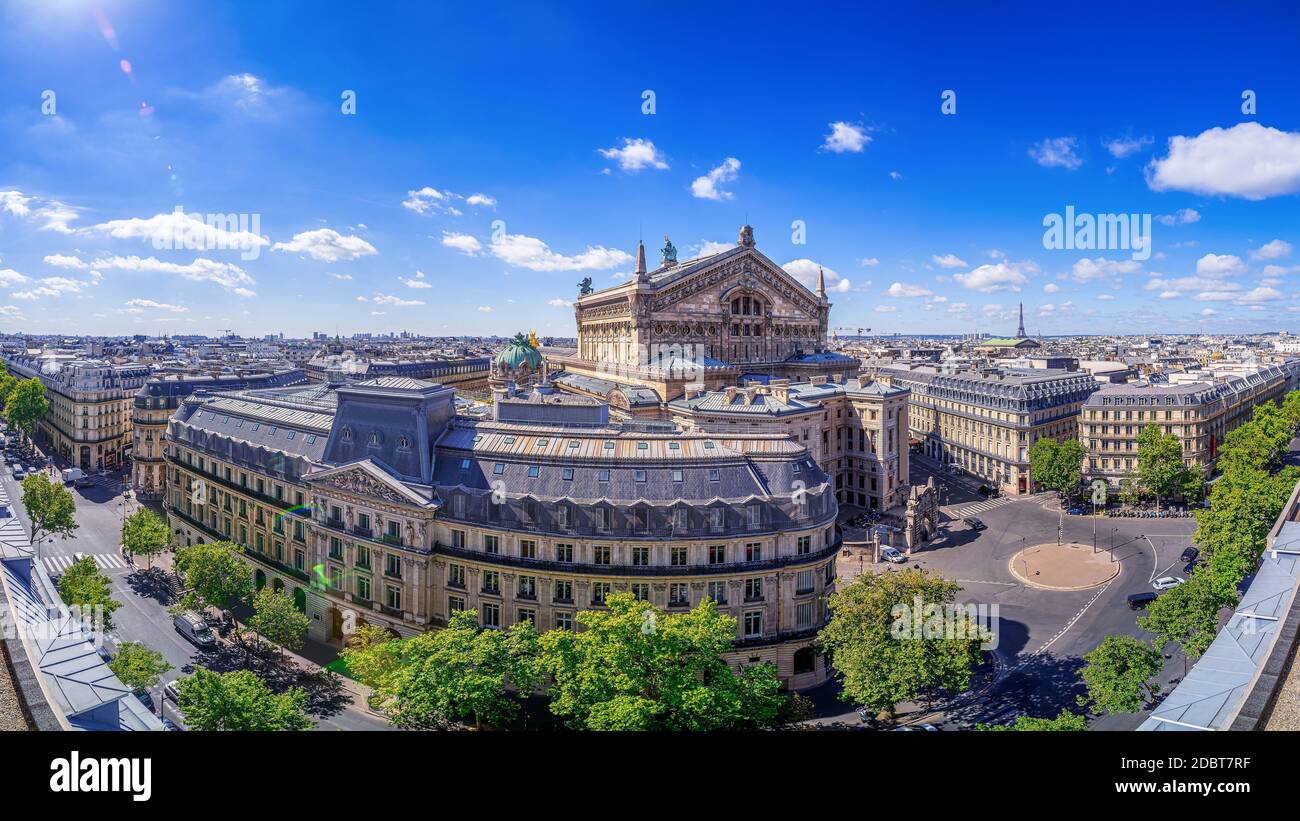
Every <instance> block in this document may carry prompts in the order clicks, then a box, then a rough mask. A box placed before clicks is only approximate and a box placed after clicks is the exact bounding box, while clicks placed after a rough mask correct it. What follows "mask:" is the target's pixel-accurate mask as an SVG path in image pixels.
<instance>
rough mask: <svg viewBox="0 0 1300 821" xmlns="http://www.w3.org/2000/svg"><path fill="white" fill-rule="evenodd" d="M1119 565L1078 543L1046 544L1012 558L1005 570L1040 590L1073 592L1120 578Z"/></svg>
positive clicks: (1108, 555)
mask: <svg viewBox="0 0 1300 821" xmlns="http://www.w3.org/2000/svg"><path fill="white" fill-rule="evenodd" d="M1121 567H1122V565H1121V564H1120V563H1119V562H1112V561H1111V558H1110V554H1109V553H1107V552H1105V551H1098V552H1093V549H1092V545H1089V544H1083V543H1081V542H1063V543H1062V544H1059V545H1058V544H1057V543H1056V542H1045V543H1043V544H1036V545H1032V546H1030V547H1026V548H1025V549H1024V550H1021V551H1019V552H1018V553H1016V554H1015V555H1014V556H1012V557H1011V559H1010V561H1008V562H1007V569H1008V570H1010V571H1011V575H1012V576H1015V577H1016V579H1017V580H1018V581H1020V582H1021V583H1022V584H1024V585H1027V586H1029V587H1034V588H1038V589H1039V590H1059V591H1075V590H1088V589H1090V588H1093V587H1099V586H1101V585H1103V584H1105V583H1106V582H1109V581H1110V580H1111V579H1113V578H1115V577H1116V576H1118V575H1119V572H1120V569H1121Z"/></svg>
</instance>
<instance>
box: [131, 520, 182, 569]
mask: <svg viewBox="0 0 1300 821" xmlns="http://www.w3.org/2000/svg"><path fill="white" fill-rule="evenodd" d="M171 541H172V532H171V529H170V528H168V527H167V523H166V522H164V521H163V520H162V519H161V518H160V517H159V516H158V514H156V513H154V512H153V511H152V510H150V509H149V508H147V507H142V508H140V509H139V510H137V511H136V512H135V513H132V514H131V515H130V516H127V517H126V523H125V524H124V525H123V526H122V547H123V548H125V549H126V551H127V552H128V553H130V554H132V555H133V556H134V555H137V554H138V555H142V556H145V557H146V558H147V560H148V563H149V567H153V557H154V556H157V555H158V554H160V553H162V552H163V551H164V550H166V549H167V546H168V545H170V544H171Z"/></svg>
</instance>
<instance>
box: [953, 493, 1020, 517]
mask: <svg viewBox="0 0 1300 821" xmlns="http://www.w3.org/2000/svg"><path fill="white" fill-rule="evenodd" d="M1014 501H1015V499H1014V498H1013V497H1011V496H999V497H997V498H996V499H989V500H987V501H983V502H974V503H972V504H968V505H961V506H960V507H955V508H953V509H952V510H951V511H950V512H951V513H952V515H953V516H973V515H975V514H976V513H983V512H985V511H988V510H993V509H994V508H998V507H1002V506H1003V505H1009V504H1011V503H1012V502H1014Z"/></svg>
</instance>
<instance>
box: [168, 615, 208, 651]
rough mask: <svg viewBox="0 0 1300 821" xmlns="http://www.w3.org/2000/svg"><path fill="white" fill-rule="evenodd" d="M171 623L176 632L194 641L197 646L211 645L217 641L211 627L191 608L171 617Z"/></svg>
mask: <svg viewBox="0 0 1300 821" xmlns="http://www.w3.org/2000/svg"><path fill="white" fill-rule="evenodd" d="M172 625H173V626H174V627H175V628H176V632H177V633H180V634H181V635H182V636H184V637H185V638H187V639H189V640H190V641H192V642H194V643H195V644H196V645H198V646H199V647H212V646H214V645H215V644H216V643H217V637H216V636H214V635H212V628H211V627H208V623H207V622H206V621H204V620H203V617H202V616H200V615H199V614H198V613H195V612H194V611H193V610H187V611H185V612H184V613H180V614H178V615H177V616H176V618H174V619H172Z"/></svg>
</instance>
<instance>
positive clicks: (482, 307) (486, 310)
mask: <svg viewBox="0 0 1300 821" xmlns="http://www.w3.org/2000/svg"><path fill="white" fill-rule="evenodd" d="M478 310H479V313H481V314H490V313H492V311H493V310H495V309H494V308H493V307H492V306H490V305H480V306H478Z"/></svg>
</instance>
